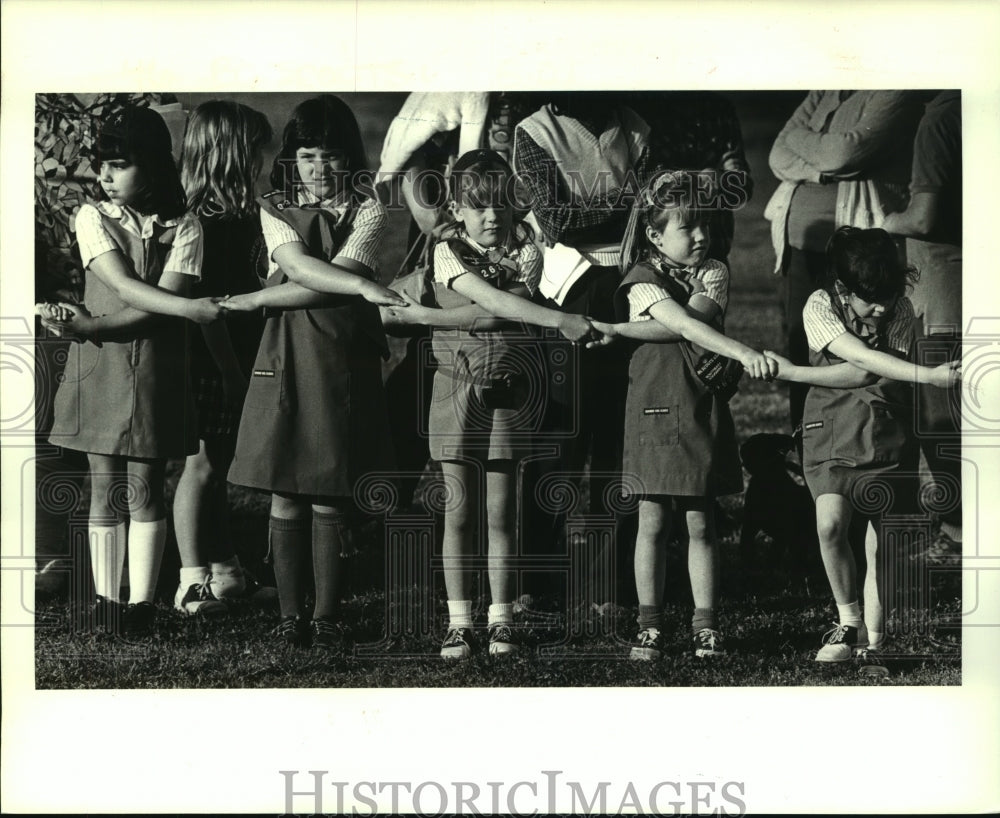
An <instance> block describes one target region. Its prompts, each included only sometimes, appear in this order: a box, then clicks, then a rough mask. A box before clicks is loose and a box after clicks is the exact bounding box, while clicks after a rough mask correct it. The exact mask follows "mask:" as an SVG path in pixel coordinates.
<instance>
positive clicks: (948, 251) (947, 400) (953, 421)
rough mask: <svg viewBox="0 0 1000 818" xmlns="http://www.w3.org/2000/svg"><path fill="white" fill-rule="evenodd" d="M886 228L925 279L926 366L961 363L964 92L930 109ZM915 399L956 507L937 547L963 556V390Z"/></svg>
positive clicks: (931, 457) (920, 318)
mask: <svg viewBox="0 0 1000 818" xmlns="http://www.w3.org/2000/svg"><path fill="white" fill-rule="evenodd" d="M882 227H883V229H885V230H887V231H888V232H890V233H895V234H896V235H900V236H906V256H907V261H908V262H909V263H910V264H912V265H913V266H914V267H916V268H917V270H918V271H919V272H920V280H919V281H918V282H917V283H916V284H915V285H914V287H913V292H912V293H911V295H910V301H911V302H912V303H913V311H914V313H915V315H916V333H917V338H918V343H917V350H918V354H920V356H921V358H924V360H925V361H926V362H927V363H931V362H932V360H933V361H937V360H942V361H950V360H953V359H955V358H958V357H959V356H960V355H961V346H960V342H959V334H960V332H961V329H962V100H961V94H960V92H958V91H941V92H940V93H938V94H937V95H935V96H934V97H933V98H932V99H931V100H930V102H929V103H928V104H927V108H926V109H925V111H924V115H923V118H922V119H921V120H920V124H919V126H918V127H917V135H916V139H915V140H914V145H913V172H912V175H911V177H910V202H909V205H908V206H907V208H906V210H904V211H902V212H900V213H890V214H889V215H888V216H886V219H885V223H884V224H883V225H882ZM925 356H926V357H925ZM918 362H919V361H918ZM917 400H918V404H919V405H918V409H917V412H918V414H917V424H916V432H917V437H918V438H919V440H920V445H921V448H922V450H923V453H924V457H926V459H927V464H928V466H929V468H930V471H931V475H932V476H933V477H934V479H935V481H937V482H940V483H942V488H943V490H944V492H945V493H946V494H948V495H949V496H954V498H955V500H956V502H955V504H954V506H953V507H949V508H948V510H947V511H945V512H943V513H942V517H941V540H943V542H940V541H939V545H943V546H945V547H950V548H949V550H951V552H952V553H957V546H956V543H959V542H961V540H962V504H961V496H962V492H961V479H962V474H961V460H960V459H959V454H960V449H961V443H962V438H961V429H960V426H959V411H958V410H959V403H958V400H959V394H958V389H957V388H955V389H950V390H944V389H931V388H928V387H927V386H924V385H919V384H918V385H917ZM949 483H950V484H951V485H950V486H949V485H948V484H949ZM949 541H950V542H949Z"/></svg>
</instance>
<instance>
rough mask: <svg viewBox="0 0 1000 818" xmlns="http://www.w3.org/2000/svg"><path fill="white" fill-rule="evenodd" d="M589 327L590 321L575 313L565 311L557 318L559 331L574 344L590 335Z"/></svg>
mask: <svg viewBox="0 0 1000 818" xmlns="http://www.w3.org/2000/svg"><path fill="white" fill-rule="evenodd" d="M590 327H591V324H590V322H589V321H588V320H587V319H586V318H584V317H583V316H582V315H577V314H576V313H566V314H565V315H563V317H562V318H561V319H560V320H559V332H561V333H562V335H563V337H565V338H567V339H568V340H570V341H572V342H573V343H574V344H578V343H580V342H581V341H583V340H584V339H585V338H588V337H589V336H590Z"/></svg>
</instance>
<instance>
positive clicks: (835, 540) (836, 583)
mask: <svg viewBox="0 0 1000 818" xmlns="http://www.w3.org/2000/svg"><path fill="white" fill-rule="evenodd" d="M851 514H852V509H851V505H850V503H849V502H848V500H847V498H846V497H844V496H842V495H840V494H821V495H820V496H819V497H817V498H816V532H817V533H818V534H819V547H820V553H821V554H822V556H823V566H824V568H826V576H827V579H829V581H830V590H831V591H833V598H834V599H835V600H836V602H837V604H838V605H848V604H850V603H852V602H857V601H858V569H857V564H856V563H855V561H854V553H853V552H852V551H851V546H850V543H849V542H848V529H849V528H850V524H851Z"/></svg>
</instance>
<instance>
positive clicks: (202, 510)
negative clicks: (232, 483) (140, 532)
mask: <svg viewBox="0 0 1000 818" xmlns="http://www.w3.org/2000/svg"><path fill="white" fill-rule="evenodd" d="M232 459H233V447H232V445H231V444H230V443H229V442H228V441H227V440H226V439H220V438H210V439H205V440H199V441H198V452H197V453H196V454H192V455H189V456H188V457H187V459H186V460H185V461H184V471H183V472H182V473H181V477H180V480H178V481H177V491H176V493H175V495H174V531H175V532H176V534H177V549H178V551H179V552H180V558H181V566H182V567H184V568H190V567H194V566H200V565H207V564H208V563H209V562H222V561H223V560H225V559H227V558H229V557H231V556H232V550H233V549H232V545H231V542H230V537H229V499H228V495H227V490H226V473H227V472H228V471H229V465H230V463H231V462H232Z"/></svg>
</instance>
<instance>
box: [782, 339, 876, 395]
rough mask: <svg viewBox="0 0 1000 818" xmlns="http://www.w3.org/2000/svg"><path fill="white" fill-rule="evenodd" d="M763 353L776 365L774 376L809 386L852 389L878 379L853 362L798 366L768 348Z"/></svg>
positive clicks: (868, 384) (867, 384)
mask: <svg viewBox="0 0 1000 818" xmlns="http://www.w3.org/2000/svg"><path fill="white" fill-rule="evenodd" d="M764 354H765V355H766V356H767V357H768V358H770V359H771V360H772V361H774V362H775V363H776V364H777V365H778V371H777V373H776V374H775V377H776V378H777V379H778V380H781V381H791V382H793V383H807V384H809V385H810V386H830V387H833V388H834V389H853V388H854V387H856V386H870V385H871V384H873V383H876V382H877V381H878V379H879V377H878V375H873V374H872V373H871V372H866V371H865V370H863V369H859V368H858V367H856V366H855V365H854V364H848V363H842V364H833V365H832V366H800V365H798V364H793V363H792V362H791V361H790V360H788V358H786V357H784V356H783V355H779V354H778V353H777V352H772V351H771V350H769V349H765V350H764Z"/></svg>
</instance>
